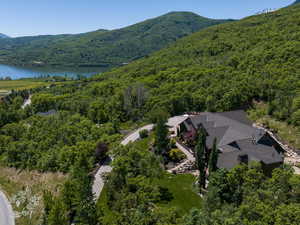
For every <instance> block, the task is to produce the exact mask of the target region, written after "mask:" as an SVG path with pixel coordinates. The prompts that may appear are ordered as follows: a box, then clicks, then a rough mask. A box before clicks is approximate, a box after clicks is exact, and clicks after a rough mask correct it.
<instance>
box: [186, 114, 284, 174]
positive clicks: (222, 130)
mask: <svg viewBox="0 0 300 225" xmlns="http://www.w3.org/2000/svg"><path fill="white" fill-rule="evenodd" d="M190 119H191V121H192V124H193V126H194V127H195V128H196V129H197V128H199V126H203V127H204V128H205V130H206V132H207V133H208V136H207V147H208V148H212V146H213V141H214V139H215V138H216V139H217V146H218V148H219V150H220V151H221V154H220V155H219V160H218V167H219V168H220V167H221V168H227V169H230V168H232V167H234V166H235V165H237V164H239V163H240V162H239V160H240V159H239V158H240V157H241V156H242V155H246V156H247V157H248V159H249V161H259V162H263V163H265V164H273V163H278V162H282V161H283V157H282V155H281V154H280V153H279V152H277V150H276V149H275V148H274V147H273V146H268V145H265V144H262V143H259V140H260V139H261V138H262V137H264V136H265V135H266V132H265V131H264V130H262V129H258V128H255V127H253V126H252V122H251V121H250V120H249V119H248V118H247V115H246V113H245V112H244V111H241V110H238V111H231V112H223V113H211V112H203V113H201V114H200V115H197V116H190Z"/></svg>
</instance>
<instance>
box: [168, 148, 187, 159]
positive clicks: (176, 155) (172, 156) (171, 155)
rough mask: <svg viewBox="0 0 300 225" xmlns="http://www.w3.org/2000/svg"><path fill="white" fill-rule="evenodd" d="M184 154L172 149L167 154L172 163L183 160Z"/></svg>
mask: <svg viewBox="0 0 300 225" xmlns="http://www.w3.org/2000/svg"><path fill="white" fill-rule="evenodd" d="M185 157H186V156H185V154H184V153H182V152H181V151H180V150H179V149H177V148H174V149H172V150H170V152H169V159H170V160H171V161H173V162H180V161H181V160H183V159H184V158H185Z"/></svg>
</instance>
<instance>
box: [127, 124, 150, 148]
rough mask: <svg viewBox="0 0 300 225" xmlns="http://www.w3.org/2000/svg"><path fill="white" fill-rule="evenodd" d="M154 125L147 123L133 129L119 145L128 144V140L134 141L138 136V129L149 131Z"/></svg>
mask: <svg viewBox="0 0 300 225" xmlns="http://www.w3.org/2000/svg"><path fill="white" fill-rule="evenodd" d="M153 128H154V125H153V124H149V125H146V126H143V127H141V128H139V129H137V130H135V131H134V132H133V133H131V134H129V135H128V136H127V137H126V138H125V139H124V140H123V141H122V142H121V145H128V144H129V143H130V142H135V141H137V140H138V139H139V138H140V131H142V130H147V131H151V130H153Z"/></svg>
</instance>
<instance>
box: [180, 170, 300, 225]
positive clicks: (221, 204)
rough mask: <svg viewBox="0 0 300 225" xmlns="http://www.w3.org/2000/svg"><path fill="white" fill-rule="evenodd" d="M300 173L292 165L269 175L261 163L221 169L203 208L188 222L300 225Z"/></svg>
mask: <svg viewBox="0 0 300 225" xmlns="http://www.w3.org/2000/svg"><path fill="white" fill-rule="evenodd" d="M299 197H300V176H299V175H294V174H293V171H292V170H291V169H289V168H283V169H282V168H280V169H275V170H274V171H273V175H272V177H270V178H268V177H265V175H264V174H263V172H262V169H261V166H260V165H252V166H250V167H248V166H246V165H241V166H237V167H236V168H234V169H232V170H231V171H224V170H219V171H218V172H216V173H215V174H214V175H213V176H212V177H211V178H210V182H209V187H208V193H207V194H206V197H205V201H204V207H203V209H202V210H193V211H191V213H190V215H189V216H187V217H186V219H185V223H184V224H185V225H212V224H213V225H223V224H230V225H237V224H244V225H256V224H259V225H271V224H272V225H288V224H292V225H297V224H299V221H300V217H299V212H300V198H299Z"/></svg>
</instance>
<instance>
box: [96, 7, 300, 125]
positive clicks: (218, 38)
mask: <svg viewBox="0 0 300 225" xmlns="http://www.w3.org/2000/svg"><path fill="white" fill-rule="evenodd" d="M299 24H300V6H299V5H296V6H293V7H289V8H285V9H282V10H279V11H276V12H273V13H268V14H263V15H259V16H252V17H249V18H246V19H243V20H241V21H238V22H233V23H228V24H222V25H218V26H214V27H211V28H208V29H205V30H203V31H200V32H198V33H195V34H192V35H190V36H189V37H186V38H184V39H182V40H179V41H178V42H176V43H175V44H174V45H172V46H171V47H169V48H166V49H163V50H161V51H159V52H157V53H154V54H153V55H152V56H151V57H148V58H145V59H142V60H138V61H136V62H134V63H131V64H130V65H128V66H125V67H122V68H119V69H115V70H113V71H111V72H109V73H106V75H105V77H106V79H104V82H107V84H108V83H117V84H119V85H120V86H121V87H122V88H124V89H126V87H127V86H134V84H139V85H143V86H144V87H145V89H146V90H147V101H146V102H145V104H144V105H143V107H142V109H143V110H144V111H143V113H146V112H151V110H152V109H153V108H155V107H156V108H161V107H164V108H166V109H167V110H168V111H169V112H170V113H171V114H180V113H183V112H185V111H192V110H196V111H204V110H212V111H214V110H221V111H223V110H230V109H236V108H240V107H246V106H248V105H249V103H251V101H252V100H253V99H257V100H265V101H269V102H271V103H272V109H271V111H272V112H273V113H274V114H277V116H278V117H279V118H281V119H291V116H293V115H292V113H293V112H294V111H296V112H297V113H294V117H295V118H294V119H295V120H296V119H297V118H298V120H299V106H300V104H299V103H297V102H298V101H299V87H300V57H299V56H300V29H299ZM95 79H96V78H95ZM98 79H99V80H103V76H99V77H98ZM95 85H96V84H95ZM98 86H100V85H98ZM102 86H105V85H104V84H102ZM115 86H117V85H115ZM122 88H120V87H118V86H117V88H116V89H114V92H119V91H120V90H121V92H123V93H124V89H122ZM99 89H100V87H97V92H98V93H102V92H103V91H104V90H103V91H102V90H99ZM297 96H298V97H297ZM99 97H100V96H99ZM293 101H294V103H293ZM131 110H132V111H134V110H133V109H132V108H131Z"/></svg>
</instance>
